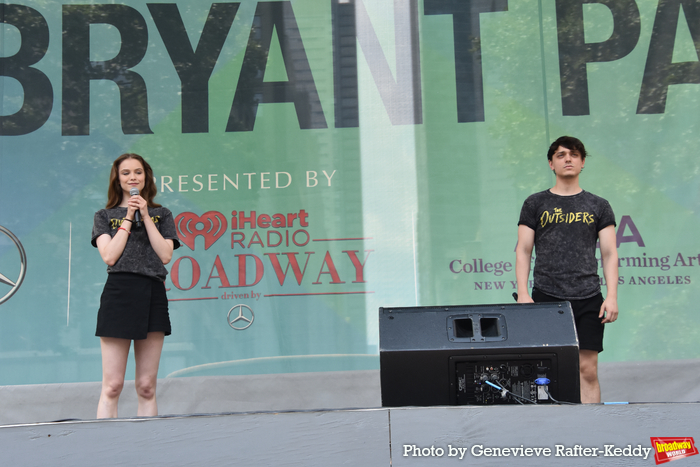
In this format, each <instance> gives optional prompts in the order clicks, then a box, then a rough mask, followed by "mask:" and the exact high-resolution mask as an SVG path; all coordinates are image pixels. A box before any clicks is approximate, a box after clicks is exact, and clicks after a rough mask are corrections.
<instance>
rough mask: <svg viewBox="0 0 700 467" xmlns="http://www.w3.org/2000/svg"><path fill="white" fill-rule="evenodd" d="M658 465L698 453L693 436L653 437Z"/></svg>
mask: <svg viewBox="0 0 700 467" xmlns="http://www.w3.org/2000/svg"><path fill="white" fill-rule="evenodd" d="M651 446H652V447H653V448H654V459H655V460H656V465H659V464H663V463H665V462H669V461H672V460H676V459H682V458H684V457H688V456H694V455H697V454H698V448H697V446H695V440H694V439H693V438H651Z"/></svg>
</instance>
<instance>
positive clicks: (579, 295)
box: [515, 136, 618, 403]
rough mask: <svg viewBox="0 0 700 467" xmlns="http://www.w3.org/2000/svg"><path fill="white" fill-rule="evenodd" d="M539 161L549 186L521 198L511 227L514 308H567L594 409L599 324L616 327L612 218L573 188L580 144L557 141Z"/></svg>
mask: <svg viewBox="0 0 700 467" xmlns="http://www.w3.org/2000/svg"><path fill="white" fill-rule="evenodd" d="M547 159H548V160H549V167H550V168H551V169H552V171H554V174H555V175H556V183H555V185H554V187H553V188H551V189H549V190H546V191H542V192H540V193H535V194H533V195H531V196H530V197H528V198H527V199H526V200H525V203H523V207H522V210H521V212H520V220H519V221H518V246H517V247H516V254H515V277H516V279H517V282H518V302H519V303H531V302H548V301H564V300H566V301H569V302H570V303H571V307H572V308H573V311H574V320H575V322H576V332H577V334H578V339H579V363H580V373H581V402H583V403H592V402H600V385H599V383H598V353H599V352H601V351H602V350H603V330H604V325H605V323H612V322H614V321H615V320H616V319H617V280H618V272H617V267H618V264H617V240H616V237H615V225H616V224H615V215H614V213H613V210H612V208H611V207H610V204H609V203H608V202H607V201H606V200H604V199H603V198H601V197H599V196H596V195H594V194H592V193H588V192H587V191H584V190H583V189H581V187H580V186H579V174H580V173H581V171H582V170H583V167H584V165H585V163H586V148H585V147H584V146H583V143H582V142H581V141H579V140H578V139H576V138H573V137H571V136H562V137H561V138H559V139H557V140H556V141H554V142H553V143H552V145H551V146H550V147H549V151H548V152H547ZM598 240H600V254H601V259H602V262H603V275H604V276H605V284H606V286H607V295H606V297H605V299H603V295H602V293H601V288H600V277H599V276H598V261H597V260H596V256H595V255H596V242H597V241H598ZM533 247H534V248H535V250H536V259H535V268H534V272H533V277H534V287H533V289H532V296H530V294H529V293H528V289H527V285H528V277H529V275H530V263H531V261H532V249H533Z"/></svg>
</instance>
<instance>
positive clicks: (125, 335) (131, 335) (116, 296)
mask: <svg viewBox="0 0 700 467" xmlns="http://www.w3.org/2000/svg"><path fill="white" fill-rule="evenodd" d="M149 332H164V333H165V335H166V336H169V335H170V332H171V329H170V315H169V314H168V297H167V296H166V294H165V284H164V283H163V282H162V281H159V280H158V279H153V278H150V277H147V276H142V275H140V274H131V273H123V272H121V273H112V274H108V276H107V282H106V283H105V288H104V290H103V291H102V297H101V298H100V310H99V312H98V313H97V331H96V332H95V335H96V336H100V337H118V338H121V339H145V338H146V337H147V335H148V333H149Z"/></svg>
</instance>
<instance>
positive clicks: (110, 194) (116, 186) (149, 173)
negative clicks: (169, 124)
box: [105, 153, 160, 209]
mask: <svg viewBox="0 0 700 467" xmlns="http://www.w3.org/2000/svg"><path fill="white" fill-rule="evenodd" d="M126 159H136V160H137V161H139V162H140V163H141V167H143V170H144V172H145V175H146V177H145V178H146V179H145V183H144V186H143V190H141V193H140V195H141V197H142V198H143V199H145V200H146V202H147V203H148V207H149V208H159V207H160V204H158V203H154V202H153V198H155V197H156V195H157V194H158V189H157V188H156V184H155V182H154V181H153V169H151V166H150V165H148V162H146V161H145V160H144V158H143V157H141V156H139V155H138V154H133V153H127V154H122V155H121V156H119V157H117V158H116V159H115V160H114V163H112V171H111V172H110V174H109V189H108V190H107V206H105V207H106V208H107V209H111V208H114V207H117V206H119V205H120V204H121V202H122V198H123V197H124V195H123V191H122V187H121V185H120V183H119V166H120V165H121V163H122V162H124V161H125V160H126Z"/></svg>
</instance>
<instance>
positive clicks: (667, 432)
mask: <svg viewBox="0 0 700 467" xmlns="http://www.w3.org/2000/svg"><path fill="white" fill-rule="evenodd" d="M699 419H700V403H666V404H662V403H639V404H626V405H603V404H591V405H566V406H555V405H538V406H517V405H516V406H489V407H476V406H468V407H465V406H463V407H421V408H408V407H407V408H391V409H389V408H367V409H347V410H307V411H288V412H253V413H226V414H198V415H188V416H166V417H154V418H138V419H115V420H83V421H79V420H74V421H63V422H52V423H34V424H23V425H5V426H0V465H7V466H10V465H21V466H45V465H66V466H72V467H80V466H94V465H96V464H107V465H140V466H144V465H149V466H157V465H164V466H165V465H167V466H190V465H191V466H218V465H236V466H256V467H259V466H272V465H274V466H304V467H310V466H319V467H320V466H323V467H328V466H338V465H348V466H362V467H370V466H386V467H389V466H444V465H518V466H530V465H532V466H542V465H552V466H560V465H565V466H569V465H571V466H587V467H588V466H591V465H596V466H598V465H611V466H613V465H645V466H648V465H653V464H652V463H653V462H654V455H655V450H654V449H652V445H651V438H654V437H664V436H676V437H695V439H700V436H699V435H700V429H699V427H700V424H699V423H698V420H699ZM674 465H678V467H682V466H683V465H688V466H690V465H700V456H691V457H687V458H685V459H682V460H681V462H679V463H678V464H675V463H674Z"/></svg>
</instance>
